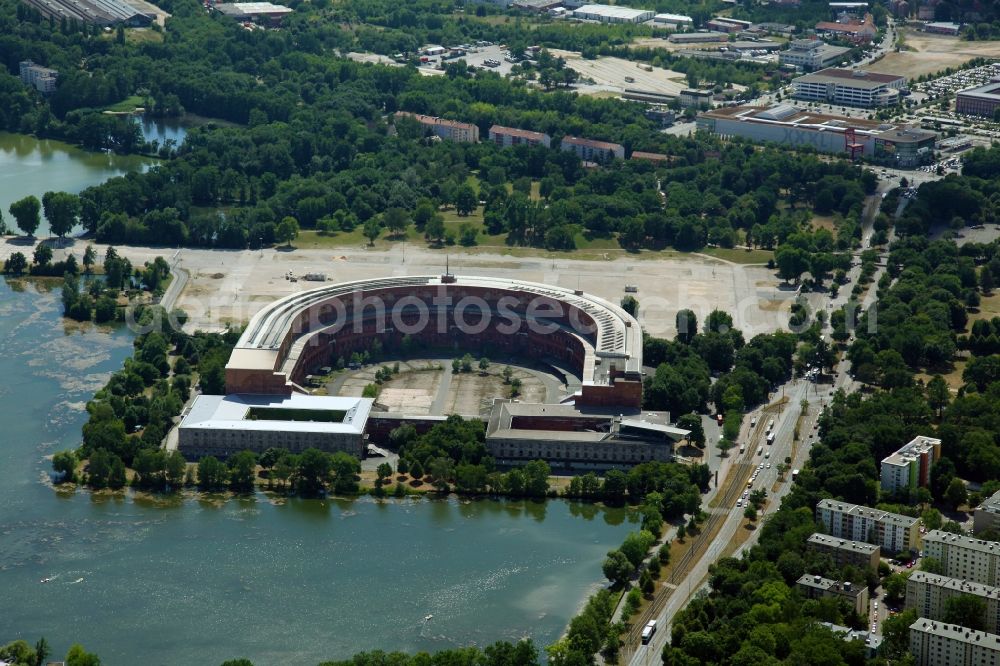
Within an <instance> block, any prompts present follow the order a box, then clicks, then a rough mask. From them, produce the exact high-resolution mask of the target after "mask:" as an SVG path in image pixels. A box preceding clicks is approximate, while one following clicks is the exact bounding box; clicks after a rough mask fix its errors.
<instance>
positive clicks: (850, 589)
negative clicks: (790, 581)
mask: <svg viewBox="0 0 1000 666" xmlns="http://www.w3.org/2000/svg"><path fill="white" fill-rule="evenodd" d="M795 587H796V589H798V590H799V592H801V593H802V595H803V596H804V597H806V598H807V599H824V598H827V597H834V598H837V599H844V600H845V601H847V603H848V604H850V606H851V608H852V609H854V612H855V613H857V614H858V615H860V616H862V617H864V616H866V615H867V614H868V587H867V586H865V585H855V584H853V583H852V582H851V581H849V580H845V581H843V582H838V581H835V580H831V579H829V578H823V577H822V576H815V575H813V574H803V576H802V577H801V578H799V580H798V581H796V583H795Z"/></svg>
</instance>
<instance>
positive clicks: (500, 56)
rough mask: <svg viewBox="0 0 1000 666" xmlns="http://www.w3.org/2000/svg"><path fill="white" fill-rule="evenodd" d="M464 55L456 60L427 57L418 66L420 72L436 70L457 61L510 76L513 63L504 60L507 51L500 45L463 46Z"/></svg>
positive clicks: (443, 57) (442, 57)
mask: <svg viewBox="0 0 1000 666" xmlns="http://www.w3.org/2000/svg"><path fill="white" fill-rule="evenodd" d="M465 46H466V47H467V48H465V55H462V56H459V57H457V58H447V57H445V56H427V62H426V63H422V64H421V65H420V69H422V70H428V69H429V70H438V69H444V65H447V64H448V63H449V62H456V61H459V60H464V61H465V62H466V63H467V64H469V65H472V66H473V67H479V68H481V69H487V70H492V71H494V72H496V73H498V74H500V75H501V76H508V75H509V74H510V68H511V67H513V66H514V64H515V63H513V62H510V61H509V60H506V59H505V57H504V54H505V53H506V51H507V49H506V47H504V46H503V45H500V44H490V45H489V46H486V45H483V46H477V45H475V44H468V45H465ZM487 61H492V62H496V63H497V64H496V66H492V67H491V66H488V65H487V64H486V62H487Z"/></svg>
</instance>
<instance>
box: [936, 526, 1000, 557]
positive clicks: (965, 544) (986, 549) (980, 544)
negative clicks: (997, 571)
mask: <svg viewBox="0 0 1000 666" xmlns="http://www.w3.org/2000/svg"><path fill="white" fill-rule="evenodd" d="M931 543H943V544H949V545H952V546H957V547H959V548H968V549H969V550H977V551H979V552H980V553H992V554H994V555H1000V543H997V542H996V541H984V540H983V539H976V538H974V537H967V536H964V535H962V534H952V533H951V532H945V531H944V530H931V531H929V532H928V533H927V534H925V535H924V546H925V547H926V546H927V544H931Z"/></svg>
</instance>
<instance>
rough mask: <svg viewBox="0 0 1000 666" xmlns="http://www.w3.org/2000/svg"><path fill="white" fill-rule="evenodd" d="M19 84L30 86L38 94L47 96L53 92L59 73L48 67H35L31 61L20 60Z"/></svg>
mask: <svg viewBox="0 0 1000 666" xmlns="http://www.w3.org/2000/svg"><path fill="white" fill-rule="evenodd" d="M20 73H21V82H22V83H24V84H25V85H29V86H32V87H33V88H34V89H35V90H37V91H38V92H40V93H43V94H48V93H51V92H55V90H56V81H57V80H58V78H59V72H57V71H56V70H54V69H49V68H48V67H42V66H41V65H36V64H35V63H34V62H32V61H31V60H22V61H21V63H20Z"/></svg>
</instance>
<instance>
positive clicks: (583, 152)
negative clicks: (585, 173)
mask: <svg viewBox="0 0 1000 666" xmlns="http://www.w3.org/2000/svg"><path fill="white" fill-rule="evenodd" d="M559 149H560V150H568V151H571V152H574V153H576V154H577V155H578V156H579V157H580V159H581V160H584V161H594V162H606V161H608V160H611V159H614V158H616V157H617V158H618V159H625V147H624V146H623V145H621V144H620V143H608V142H607V141H594V140H593V139H581V138H579V137H575V136H564V137H563V138H562V142H561V143H560V144H559Z"/></svg>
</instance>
